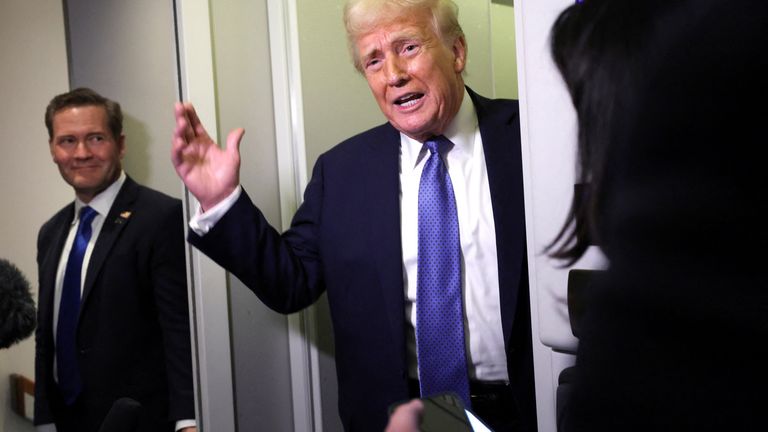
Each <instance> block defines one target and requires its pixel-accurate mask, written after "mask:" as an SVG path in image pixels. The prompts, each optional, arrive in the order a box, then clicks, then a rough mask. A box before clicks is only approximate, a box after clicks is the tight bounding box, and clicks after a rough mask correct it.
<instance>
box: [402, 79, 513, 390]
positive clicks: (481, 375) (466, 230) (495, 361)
mask: <svg viewBox="0 0 768 432" xmlns="http://www.w3.org/2000/svg"><path fill="white" fill-rule="evenodd" d="M443 135H444V136H445V137H446V138H448V139H449V140H450V141H451V142H452V143H453V144H454V147H453V148H452V149H450V151H448V152H447V154H446V155H445V163H446V165H447V167H448V174H449V175H450V176H451V183H452V184H453V192H454V195H455V196H456V211H457V213H458V220H459V238H460V241H461V254H462V264H463V266H462V291H463V294H464V334H465V335H466V338H467V341H466V346H467V354H468V356H469V358H468V362H467V364H468V366H469V376H470V378H472V379H477V380H481V381H508V379H509V378H508V374H507V356H506V351H505V349H504V336H503V332H502V328H501V306H500V300H499V270H498V260H497V258H496V229H495V225H494V221H493V207H492V203H491V191H490V187H489V185H488V171H487V169H486V166H485V153H484V152H483V143H482V138H481V137H480V129H479V127H478V123H477V114H476V113H475V107H474V105H473V104H472V100H471V99H470V97H469V94H468V93H467V92H466V90H465V91H464V99H463V100H462V103H461V107H460V109H459V112H458V113H457V114H456V117H455V118H454V119H453V121H452V122H451V124H450V125H448V128H447V130H446V131H445V132H444V133H443ZM427 154H428V150H427V148H426V146H424V145H423V144H422V143H420V142H418V141H416V140H413V139H411V138H409V137H408V136H406V135H404V134H400V229H401V234H402V247H403V269H404V274H403V282H404V286H405V316H406V320H407V322H408V324H409V326H408V332H407V342H408V365H409V375H410V376H411V377H412V378H416V377H418V373H417V370H418V366H417V360H416V336H415V324H416V307H415V306H416V300H417V299H416V291H417V287H416V280H417V279H416V275H417V270H418V251H419V245H418V239H419V182H420V181H421V172H422V171H423V169H424V165H425V163H426V161H427V159H428V158H427V157H426V156H427Z"/></svg>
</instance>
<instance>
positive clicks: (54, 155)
mask: <svg viewBox="0 0 768 432" xmlns="http://www.w3.org/2000/svg"><path fill="white" fill-rule="evenodd" d="M48 151H50V152H51V159H53V161H54V162H56V154H54V153H53V138H51V139H50V140H48Z"/></svg>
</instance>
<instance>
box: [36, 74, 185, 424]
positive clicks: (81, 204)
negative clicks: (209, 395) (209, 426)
mask: <svg viewBox="0 0 768 432" xmlns="http://www.w3.org/2000/svg"><path fill="white" fill-rule="evenodd" d="M122 121H123V116H122V113H121V109H120V105H119V104H118V103H116V102H114V101H111V100H109V99H106V98H104V97H102V96H101V95H99V94H97V93H96V92H94V91H92V90H90V89H86V88H79V89H75V90H72V91H71V92H68V93H64V94H61V95H58V96H56V97H54V98H53V99H52V100H51V102H50V104H49V105H48V108H47V109H46V113H45V124H46V127H47V128H48V136H49V146H50V151H51V156H52V157H53V162H54V163H55V164H56V165H57V166H58V168H59V172H60V173H61V176H62V178H63V179H64V181H65V182H67V183H68V184H69V185H70V186H72V189H74V193H75V200H74V202H72V203H70V204H68V205H67V206H66V207H64V208H63V209H61V210H60V211H59V212H58V213H57V214H56V215H55V216H53V218H51V219H50V220H49V221H48V222H46V223H45V225H43V227H42V228H41V229H40V234H39V237H38V243H37V261H38V271H39V274H38V276H39V283H40V290H39V293H40V294H39V295H40V298H39V302H38V305H39V307H38V328H37V334H36V343H37V345H36V353H35V381H36V383H35V424H37V425H39V426H40V428H39V430H57V431H58V432H68V431H72V432H75V431H77V432H96V431H99V430H100V428H101V426H102V424H105V423H107V422H109V423H110V424H115V422H119V423H122V424H124V425H129V424H135V425H137V429H135V430H141V431H152V432H172V431H177V430H185V431H193V430H194V426H195V421H194V418H195V411H194V396H193V395H194V393H193V383H192V366H191V358H192V354H191V351H190V333H189V313H188V307H187V285H186V270H185V262H184V237H183V231H184V230H183V225H182V224H183V217H182V210H181V202H180V201H179V200H177V199H174V198H171V197H169V196H166V195H164V194H162V193H160V192H157V191H154V190H151V189H148V188H146V187H143V186H140V185H138V184H137V183H136V182H134V181H133V180H132V179H131V178H130V177H128V176H127V175H125V173H124V172H123V169H122V164H121V161H122V158H123V156H124V155H125V151H126V146H125V136H124V135H123V132H122V129H123V125H122ZM187 428H188V429H187ZM126 430H128V429H126ZM132 430H133V429H132Z"/></svg>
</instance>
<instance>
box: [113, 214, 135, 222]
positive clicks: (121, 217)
mask: <svg viewBox="0 0 768 432" xmlns="http://www.w3.org/2000/svg"><path fill="white" fill-rule="evenodd" d="M129 217H131V212H129V211H124V212H122V213H120V215H119V217H118V218H117V219H115V223H117V224H121V223H123V220H128V218H129Z"/></svg>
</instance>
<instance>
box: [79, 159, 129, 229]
mask: <svg viewBox="0 0 768 432" xmlns="http://www.w3.org/2000/svg"><path fill="white" fill-rule="evenodd" d="M125 178H126V176H125V171H122V170H121V171H120V177H118V178H117V180H115V181H114V182H113V183H112V184H111V185H109V186H108V187H107V188H106V189H104V190H103V191H101V192H99V193H98V195H96V196H95V197H93V199H92V200H91V202H89V203H88V204H86V203H84V202H82V201H80V199H79V198H75V215H78V214H80V209H81V208H83V207H85V206H86V205H87V206H89V207H91V208H92V209H94V210H96V212H97V213H98V214H99V215H101V216H106V215H107V213H109V209H110V208H111V207H112V203H114V202H115V198H117V193H118V192H120V188H121V187H123V183H125ZM76 222H77V216H76V217H75V218H74V219H73V220H72V223H73V224H74V223H76Z"/></svg>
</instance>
